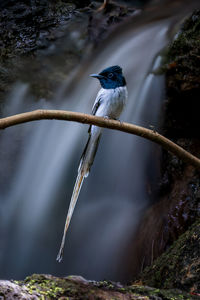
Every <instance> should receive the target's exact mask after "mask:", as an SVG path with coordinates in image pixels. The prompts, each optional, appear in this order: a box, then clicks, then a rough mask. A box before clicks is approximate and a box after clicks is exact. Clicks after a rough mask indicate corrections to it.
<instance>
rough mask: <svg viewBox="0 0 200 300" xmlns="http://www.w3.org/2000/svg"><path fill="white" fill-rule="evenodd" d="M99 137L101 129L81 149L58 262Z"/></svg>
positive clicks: (59, 260)
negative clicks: (81, 152)
mask: <svg viewBox="0 0 200 300" xmlns="http://www.w3.org/2000/svg"><path fill="white" fill-rule="evenodd" d="M100 137H101V129H99V131H98V134H96V136H91V135H90V136H89V138H88V141H87V144H86V146H85V149H84V151H83V154H82V156H81V161H80V164H79V168H78V175H77V178H76V182H75V185H74V190H73V193H72V197H71V201H70V205H69V209H68V213H67V218H66V221H65V227H64V232H63V237H62V242H61V246H60V250H59V252H58V256H57V258H56V260H57V261H58V262H61V261H62V258H63V251H64V246H65V237H66V233H67V229H68V227H69V224H70V221H71V218H72V214H73V211H74V208H75V205H76V202H77V200H78V196H79V193H80V190H81V186H82V184H83V180H84V178H85V177H87V176H88V175H89V172H90V167H91V165H92V164H93V161H94V158H95V155H96V152H97V148H98V145H99V140H100Z"/></svg>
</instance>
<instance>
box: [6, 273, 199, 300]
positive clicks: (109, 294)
mask: <svg viewBox="0 0 200 300" xmlns="http://www.w3.org/2000/svg"><path fill="white" fill-rule="evenodd" d="M0 297H4V298H3V299H24V300H25V299H29V300H33V299H34V300H37V299H41V300H51V299H52V300H53V299H58V300H79V299H80V300H83V299H84V300H87V299H88V300H130V299H132V300H150V299H151V300H153V299H154V300H162V299H163V300H179V299H181V300H182V299H185V300H186V299H193V296H191V295H189V294H186V293H184V292H181V291H178V290H168V291H167V290H166V291H165V290H159V289H155V288H150V287H145V286H140V285H133V286H122V285H121V284H119V283H114V282H109V281H100V282H95V281H87V280H85V279H84V278H82V277H79V276H69V277H66V278H58V277H54V276H51V275H39V274H34V275H32V276H29V277H27V278H26V279H25V280H24V281H3V280H2V281H0Z"/></svg>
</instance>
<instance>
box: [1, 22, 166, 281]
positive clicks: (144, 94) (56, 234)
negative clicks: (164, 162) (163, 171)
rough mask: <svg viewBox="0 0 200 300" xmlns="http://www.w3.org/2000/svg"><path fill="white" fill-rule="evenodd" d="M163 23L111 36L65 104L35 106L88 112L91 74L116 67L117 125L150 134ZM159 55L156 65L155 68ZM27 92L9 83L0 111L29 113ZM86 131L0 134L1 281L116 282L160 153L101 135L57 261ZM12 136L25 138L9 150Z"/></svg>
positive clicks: (49, 126)
mask: <svg viewBox="0 0 200 300" xmlns="http://www.w3.org/2000/svg"><path fill="white" fill-rule="evenodd" d="M170 23H171V20H170V19H167V20H163V21H157V22H154V23H151V24H148V25H146V26H143V27H140V28H139V29H133V30H131V31H130V30H129V31H128V32H127V33H124V34H123V35H121V36H120V34H119V36H120V38H118V39H117V40H116V39H114V40H112V42H111V43H109V44H108V45H107V46H106V47H105V48H104V50H103V51H101V53H100V54H99V55H98V56H97V57H96V59H95V60H94V61H93V62H91V63H90V65H89V66H88V68H86V70H85V72H84V74H83V76H82V78H81V79H80V81H78V82H77V83H76V88H75V90H74V91H73V92H72V93H70V96H65V97H66V98H64V97H63V96H62V92H61V90H62V88H61V90H60V91H58V94H59V101H58V100H57V101H55V102H53V101H52V105H50V104H48V103H46V102H45V101H44V100H42V101H41V102H39V103H38V104H37V107H39V108H50V109H51V108H52V109H67V110H73V111H80V112H87V113H90V111H91V107H92V104H93V101H94V99H95V95H96V93H97V91H98V89H99V84H98V82H96V81H95V80H94V79H91V78H89V74H90V73H94V72H99V71H101V70H102V69H104V68H105V67H108V66H111V65H115V64H119V65H120V66H122V68H123V70H124V74H125V77H126V79H127V83H128V91H129V98H128V104H127V107H126V109H125V111H124V113H123V114H122V116H121V120H124V121H127V122H132V123H136V124H139V125H144V126H146V127H149V126H155V128H157V126H158V124H159V122H158V119H159V111H160V105H161V99H162V98H163V90H164V89H163V87H164V81H163V77H162V76H154V75H152V74H149V72H150V71H151V70H152V68H153V67H152V66H153V63H152V62H153V61H154V60H155V58H156V56H157V54H158V53H159V51H160V50H162V49H163V47H164V46H166V44H167V43H168V35H167V31H168V27H169V25H170ZM158 59H159V58H158ZM158 59H157V60H156V61H155V63H154V67H155V66H156V65H159V62H158ZM26 92H27V87H25V86H24V85H18V87H16V89H15V91H14V95H15V96H14V99H15V102H14V99H13V98H12V97H11V98H10V103H11V104H10V108H8V109H7V111H6V113H5V114H7V115H8V114H12V113H14V112H16V113H17V112H20V111H24V110H31V109H33V108H36V106H33V104H30V106H27V105H26V106H24V96H25V95H26ZM16 97H17V99H19V101H16ZM30 103H31V99H30ZM54 103H56V104H55V105H54ZM9 109H10V110H9ZM25 128H26V129H25ZM87 128H88V127H87V126H85V125H81V124H75V123H70V122H61V121H39V122H37V124H36V123H32V124H25V125H19V126H17V127H16V128H10V129H8V130H6V134H5V133H4V134H3V135H4V136H3V139H2V143H4V144H3V149H4V150H5V147H7V149H8V153H10V158H8V157H7V156H8V155H6V160H7V161H9V160H11V163H12V162H13V160H15V161H16V162H15V168H14V169H13V170H11V171H10V173H9V174H6V178H7V180H6V183H5V182H4V185H3V184H2V187H1V188H2V190H3V193H2V195H3V199H2V203H3V205H2V210H1V220H2V227H1V228H2V232H1V236H2V237H3V238H2V241H3V244H2V243H1V246H0V265H1V268H0V276H1V277H4V278H11V277H14V278H15V279H17V278H23V277H24V276H25V275H28V274H31V273H39V272H41V273H52V274H56V275H69V274H78V275H82V276H85V277H86V278H90V279H104V278H109V279H113V280H119V279H123V270H120V275H119V274H118V272H117V268H118V265H119V262H120V260H121V257H122V255H123V250H124V248H125V247H126V245H127V243H128V242H129V241H130V239H132V237H133V234H134V230H135V228H136V225H137V223H138V221H139V219H140V215H141V213H142V212H143V209H144V208H145V207H146V206H147V205H148V203H149V196H148V193H147V184H148V183H149V178H151V180H153V178H152V177H155V176H156V174H157V167H156V166H155V164H156V163H157V160H158V155H159V154H156V152H158V147H156V146H155V145H153V144H152V143H150V142H148V141H145V140H142V139H141V138H138V137H134V136H131V135H128V134H125V133H121V132H116V131H110V130H104V134H103V138H102V140H101V143H100V146H99V150H98V152H97V156H96V159H95V163H94V165H93V167H92V170H91V173H90V176H89V177H88V179H87V180H85V182H84V186H83V188H82V191H81V194H80V196H79V201H78V204H77V207H76V209H75V213H74V216H73V218H72V222H71V225H70V229H69V232H68V235H67V238H66V247H65V253H64V262H63V263H61V264H58V263H57V262H56V255H57V251H58V248H59V245H60V240H61V236H62V232H63V226H64V220H65V216H66V212H67V208H68V204H69V200H70V197H71V193H72V189H73V184H74V181H75V177H76V173H77V168H78V164H79V158H80V155H81V152H82V150H83V147H84V144H85V142H86V140H87ZM7 134H8V135H7ZM18 135H22V136H23V141H22V142H20V146H19V150H18V151H17V150H16V149H15V146H12V145H13V136H14V137H15V138H16V137H17V136H18ZM8 137H10V140H9V138H8ZM4 139H5V140H6V142H5V141H4ZM12 148H13V149H12ZM14 155H16V159H15V158H13V156H14ZM1 157H2V156H1ZM5 172H7V171H6V168H5ZM5 184H6V187H7V188H6V187H5Z"/></svg>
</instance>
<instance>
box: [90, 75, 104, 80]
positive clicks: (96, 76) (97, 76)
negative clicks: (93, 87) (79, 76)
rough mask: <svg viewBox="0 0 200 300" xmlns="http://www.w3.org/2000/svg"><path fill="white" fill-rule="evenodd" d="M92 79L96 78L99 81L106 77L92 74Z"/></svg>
mask: <svg viewBox="0 0 200 300" xmlns="http://www.w3.org/2000/svg"><path fill="white" fill-rule="evenodd" d="M90 76H91V77H94V78H98V79H102V78H104V76H102V75H100V74H90Z"/></svg>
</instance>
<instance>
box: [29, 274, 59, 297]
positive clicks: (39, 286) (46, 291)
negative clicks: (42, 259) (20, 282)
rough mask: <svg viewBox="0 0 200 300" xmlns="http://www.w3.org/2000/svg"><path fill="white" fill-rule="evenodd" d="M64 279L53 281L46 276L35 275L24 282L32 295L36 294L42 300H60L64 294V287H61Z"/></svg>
mask: <svg viewBox="0 0 200 300" xmlns="http://www.w3.org/2000/svg"><path fill="white" fill-rule="evenodd" d="M61 282H62V279H57V280H55V281H54V280H52V278H49V279H48V278H47V277H46V276H44V275H37V274H34V275H32V276H30V277H27V278H26V279H25V281H24V283H25V285H26V288H27V289H28V292H29V293H30V294H31V295H32V294H35V293H38V294H40V299H45V298H48V299H49V298H50V299H58V297H59V296H61V295H62V294H63V293H64V289H63V287H61V286H60V285H61Z"/></svg>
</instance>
